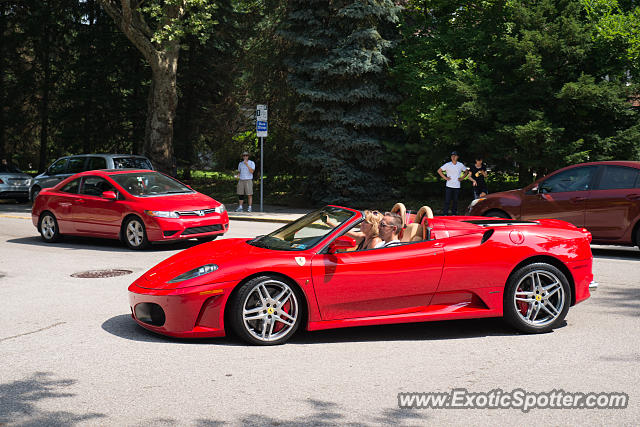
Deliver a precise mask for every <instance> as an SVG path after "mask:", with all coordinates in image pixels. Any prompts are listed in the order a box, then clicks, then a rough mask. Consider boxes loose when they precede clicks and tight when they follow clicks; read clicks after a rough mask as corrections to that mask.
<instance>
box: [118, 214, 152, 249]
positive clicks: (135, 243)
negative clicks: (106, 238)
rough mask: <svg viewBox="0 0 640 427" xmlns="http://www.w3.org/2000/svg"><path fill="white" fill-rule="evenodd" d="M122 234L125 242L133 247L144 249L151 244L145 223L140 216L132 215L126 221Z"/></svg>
mask: <svg viewBox="0 0 640 427" xmlns="http://www.w3.org/2000/svg"><path fill="white" fill-rule="evenodd" d="M122 234H123V237H124V242H125V243H126V244H127V246H128V247H130V248H131V249H144V248H146V247H147V246H149V240H148V239H147V231H146V229H145V227H144V223H143V222H142V220H141V219H140V218H138V217H131V218H129V219H128V220H127V221H126V222H125V224H124V230H123V231H122Z"/></svg>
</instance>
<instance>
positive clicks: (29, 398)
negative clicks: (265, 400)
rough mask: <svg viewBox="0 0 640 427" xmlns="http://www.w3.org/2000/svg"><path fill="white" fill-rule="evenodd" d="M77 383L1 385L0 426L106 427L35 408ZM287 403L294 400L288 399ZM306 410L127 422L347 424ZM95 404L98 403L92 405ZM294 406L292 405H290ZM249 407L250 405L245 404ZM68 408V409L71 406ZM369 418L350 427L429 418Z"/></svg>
mask: <svg viewBox="0 0 640 427" xmlns="http://www.w3.org/2000/svg"><path fill="white" fill-rule="evenodd" d="M76 383H77V381H76V380H72V379H56V378H55V377H54V375H53V374H52V373H50V372H36V373H34V374H32V375H31V376H29V377H27V378H24V379H21V380H15V381H10V382H4V383H0V425H5V424H12V425H13V424H15V425H21V426H39V425H43V426H73V425H84V424H96V425H108V424H111V423H109V421H108V415H107V414H103V413H98V412H87V413H84V414H78V413H74V412H71V411H69V410H67V411H46V410H42V409H40V408H38V406H37V404H38V402H39V401H42V400H51V399H61V398H73V397H75V396H76V394H75V393H71V392H69V391H68V389H69V388H70V387H73V386H74V385H75V384H76ZM288 398H289V399H295V398H294V397H293V396H288ZM296 400H297V402H295V403H298V402H301V403H302V404H303V405H306V406H308V407H309V409H308V410H304V413H306V414H304V415H303V414H300V415H298V416H294V417H291V418H276V417H272V416H269V415H267V414H258V413H250V412H249V413H247V414H243V415H241V416H239V417H238V418H237V419H235V420H233V419H230V418H228V417H227V418H225V417H221V418H222V420H216V419H210V418H197V419H195V420H192V421H191V422H188V420H185V419H184V418H180V419H178V418H173V417H156V418H151V419H142V418H138V419H130V420H129V421H130V423H132V424H130V425H153V426H162V425H167V426H174V425H186V424H189V425H195V426H199V427H214V426H216V427H217V426H221V425H224V424H228V423H231V424H238V425H250V426H258V425H259V426H264V425H268V426H278V425H300V426H302V425H314V426H328V425H339V424H344V423H345V422H346V420H345V418H346V415H345V414H347V413H349V410H348V409H347V408H345V407H344V406H342V405H341V404H338V403H335V402H330V401H325V400H319V399H313V398H307V399H296ZM95 403H96V404H97V402H95ZM291 403H293V402H291ZM247 404H248V405H250V402H247ZM70 406H71V405H70ZM370 415H371V418H369V417H367V419H366V420H362V421H361V422H356V423H353V422H350V423H348V424H349V425H351V426H367V425H388V424H390V425H402V424H403V423H406V422H407V421H409V420H419V421H420V422H424V421H427V420H428V418H429V414H428V413H427V412H424V411H415V410H405V409H399V408H383V409H381V412H380V414H375V413H372V414H370Z"/></svg>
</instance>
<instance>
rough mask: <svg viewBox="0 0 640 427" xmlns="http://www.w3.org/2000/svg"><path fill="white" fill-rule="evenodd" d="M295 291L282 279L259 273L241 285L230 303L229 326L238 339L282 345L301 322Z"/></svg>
mask: <svg viewBox="0 0 640 427" xmlns="http://www.w3.org/2000/svg"><path fill="white" fill-rule="evenodd" d="M300 301H302V298H301V297H300V295H299V294H298V292H297V290H296V289H294V288H293V287H292V286H290V285H289V284H288V283H286V282H285V281H283V280H281V279H279V278H275V277H271V276H260V277H256V278H254V279H251V280H249V281H248V282H247V283H245V284H244V285H242V287H241V288H240V289H239V290H238V293H237V294H236V295H235V297H234V300H233V302H232V305H231V313H230V314H231V316H230V320H231V325H232V327H233V330H234V331H235V332H236V334H238V336H239V337H240V338H242V339H243V340H244V341H247V342H249V343H251V344H257V345H277V344H283V343H284V342H286V341H287V340H288V339H289V338H291V336H292V335H293V334H294V333H295V332H296V330H297V329H298V326H299V325H300V321H301V315H300V313H301V311H300Z"/></svg>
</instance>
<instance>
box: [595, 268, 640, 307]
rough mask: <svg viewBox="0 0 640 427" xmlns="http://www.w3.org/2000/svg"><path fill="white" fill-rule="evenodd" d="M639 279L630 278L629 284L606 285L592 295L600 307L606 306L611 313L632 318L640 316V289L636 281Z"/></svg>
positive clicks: (602, 285)
mask: <svg viewBox="0 0 640 427" xmlns="http://www.w3.org/2000/svg"><path fill="white" fill-rule="evenodd" d="M637 280H638V278H635V277H634V278H630V280H629V283H625V284H620V283H604V284H601V285H600V287H599V288H598V290H597V291H596V292H597V293H594V294H592V295H593V298H594V300H596V301H597V302H598V305H599V306H605V307H606V308H607V311H608V312H610V313H616V314H622V315H626V316H631V317H639V316H640V287H638V285H637V283H635V286H634V287H630V286H629V285H631V286H633V284H634V281H635V282H637Z"/></svg>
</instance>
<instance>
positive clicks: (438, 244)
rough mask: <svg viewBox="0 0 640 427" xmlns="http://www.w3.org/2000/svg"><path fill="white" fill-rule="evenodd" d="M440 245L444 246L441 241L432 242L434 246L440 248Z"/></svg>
mask: <svg viewBox="0 0 640 427" xmlns="http://www.w3.org/2000/svg"><path fill="white" fill-rule="evenodd" d="M442 246H444V245H443V244H442V243H440V242H438V243H434V244H433V247H434V248H441V247H442Z"/></svg>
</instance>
